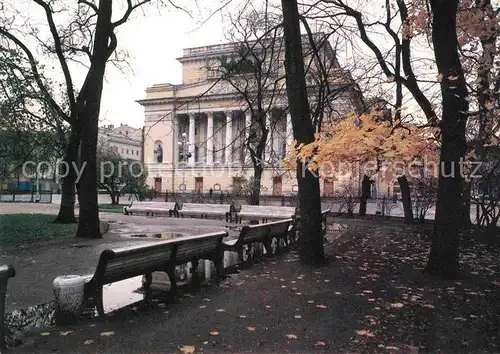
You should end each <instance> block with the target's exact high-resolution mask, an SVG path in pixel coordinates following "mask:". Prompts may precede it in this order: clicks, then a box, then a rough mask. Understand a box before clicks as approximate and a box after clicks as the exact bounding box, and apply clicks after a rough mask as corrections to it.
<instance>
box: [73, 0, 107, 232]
mask: <svg viewBox="0 0 500 354" xmlns="http://www.w3.org/2000/svg"><path fill="white" fill-rule="evenodd" d="M112 6H113V5H112V1H110V0H100V1H99V14H98V16H97V21H96V29H95V35H94V49H93V53H92V61H91V64H90V68H89V71H88V73H87V77H86V78H85V83H84V84H83V88H82V90H81V92H80V94H79V96H78V103H77V104H78V115H79V120H80V121H81V126H82V131H81V133H82V143H81V161H82V167H85V168H84V170H83V173H82V178H81V181H80V218H79V222H78V230H77V232H76V235H77V236H80V237H88V238H100V237H102V236H101V232H100V227H99V208H98V203H97V156H96V155H97V135H98V129H99V112H100V108H101V97H102V88H103V81H104V74H105V71H106V62H107V60H108V58H109V55H110V44H109V41H110V35H111V33H112V25H111V12H112ZM84 164H85V165H84Z"/></svg>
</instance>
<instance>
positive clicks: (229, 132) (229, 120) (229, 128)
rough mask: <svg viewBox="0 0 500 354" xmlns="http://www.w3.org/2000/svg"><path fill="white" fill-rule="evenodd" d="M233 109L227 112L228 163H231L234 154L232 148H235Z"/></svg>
mask: <svg viewBox="0 0 500 354" xmlns="http://www.w3.org/2000/svg"><path fill="white" fill-rule="evenodd" d="M232 113H233V112H232V111H228V112H226V146H225V148H224V151H225V157H226V161H225V162H226V165H229V164H231V160H232V156H231V150H232V148H233V146H232V143H233V121H232Z"/></svg>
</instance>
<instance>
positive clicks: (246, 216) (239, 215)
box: [236, 205, 296, 223]
mask: <svg viewBox="0 0 500 354" xmlns="http://www.w3.org/2000/svg"><path fill="white" fill-rule="evenodd" d="M295 210H296V208H295V207H285V206H274V205H242V206H241V207H240V209H239V210H238V211H236V222H238V221H239V223H241V221H242V220H249V221H254V220H258V221H262V222H267V221H268V220H276V219H290V218H292V217H293V216H294V215H295Z"/></svg>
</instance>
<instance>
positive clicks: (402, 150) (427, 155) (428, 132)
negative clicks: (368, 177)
mask: <svg viewBox="0 0 500 354" xmlns="http://www.w3.org/2000/svg"><path fill="white" fill-rule="evenodd" d="M381 118H383V117H382V115H381V112H380V111H378V110H374V111H372V112H370V113H366V114H362V115H361V116H359V117H356V116H352V115H351V116H349V117H348V118H346V119H344V120H342V121H341V122H340V123H338V124H337V125H336V126H334V127H333V129H332V130H331V131H327V132H322V133H316V134H315V141H314V142H312V143H310V144H300V145H299V146H298V147H296V148H292V149H290V153H289V154H288V155H287V157H286V159H285V161H284V165H285V166H287V167H290V168H291V167H294V166H295V165H296V163H297V161H302V162H307V163H308V167H309V168H311V169H312V170H317V169H318V168H319V169H320V170H322V172H328V171H326V170H328V169H329V168H331V165H338V164H342V163H360V164H366V163H369V162H376V161H378V162H389V163H396V162H397V163H403V164H410V163H411V162H413V161H414V160H415V159H416V158H420V159H423V160H425V161H426V162H427V163H429V162H430V163H436V162H438V161H439V151H438V148H437V144H436V141H435V136H436V133H437V130H436V129H435V128H429V127H427V128H418V127H417V126H416V125H414V124H408V125H404V124H402V123H401V122H399V121H398V122H395V123H397V124H395V125H394V126H391V124H390V122H389V121H387V120H383V119H381ZM294 146H296V144H295V143H294V144H292V147H294ZM326 162H328V163H329V164H330V166H329V167H328V168H325V167H324V166H322V165H325V163H326ZM325 169H326V170H325ZM320 176H324V173H322V174H320Z"/></svg>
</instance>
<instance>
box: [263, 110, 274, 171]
mask: <svg viewBox="0 0 500 354" xmlns="http://www.w3.org/2000/svg"><path fill="white" fill-rule="evenodd" d="M266 129H267V130H268V133H267V141H266V147H265V148H264V158H263V160H264V166H266V165H268V164H269V163H271V152H272V148H273V147H272V144H273V141H272V131H271V113H270V112H266Z"/></svg>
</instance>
